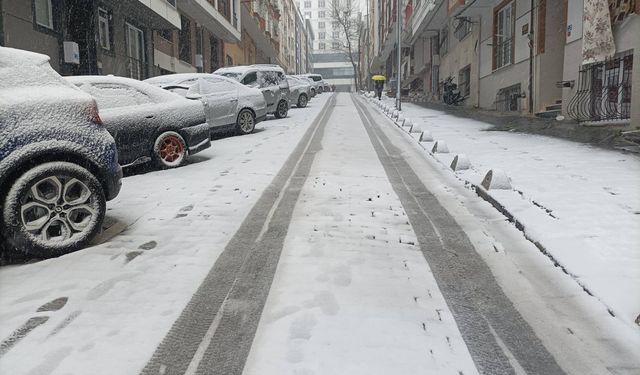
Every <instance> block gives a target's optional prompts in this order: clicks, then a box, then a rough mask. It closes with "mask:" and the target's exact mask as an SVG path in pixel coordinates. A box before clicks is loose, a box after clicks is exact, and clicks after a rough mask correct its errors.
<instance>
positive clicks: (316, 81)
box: [303, 73, 324, 94]
mask: <svg viewBox="0 0 640 375" xmlns="http://www.w3.org/2000/svg"><path fill="white" fill-rule="evenodd" d="M303 76H305V77H307V78H310V79H311V80H312V81H313V85H314V87H315V88H316V91H317V92H318V94H322V92H323V91H324V84H323V83H322V76H321V75H320V74H314V73H309V74H303Z"/></svg>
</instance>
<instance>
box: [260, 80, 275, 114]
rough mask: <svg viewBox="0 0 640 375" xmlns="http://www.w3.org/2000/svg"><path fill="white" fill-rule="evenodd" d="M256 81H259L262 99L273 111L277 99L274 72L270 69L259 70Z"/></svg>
mask: <svg viewBox="0 0 640 375" xmlns="http://www.w3.org/2000/svg"><path fill="white" fill-rule="evenodd" d="M258 82H260V90H262V94H263V95H264V100H266V101H267V107H268V108H269V111H274V110H275V107H276V103H277V102H278V99H279V97H278V96H279V89H278V82H277V77H276V75H275V73H274V72H270V71H259V72H258Z"/></svg>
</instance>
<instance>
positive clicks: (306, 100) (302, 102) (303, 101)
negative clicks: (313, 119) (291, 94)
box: [297, 94, 309, 108]
mask: <svg viewBox="0 0 640 375" xmlns="http://www.w3.org/2000/svg"><path fill="white" fill-rule="evenodd" d="M307 103H309V98H307V94H300V96H299V97H298V104H297V106H298V108H304V107H306V106H307Z"/></svg>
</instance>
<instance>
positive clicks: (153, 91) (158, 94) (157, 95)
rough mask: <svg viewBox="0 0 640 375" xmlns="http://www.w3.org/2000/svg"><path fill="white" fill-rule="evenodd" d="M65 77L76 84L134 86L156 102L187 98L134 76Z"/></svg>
mask: <svg viewBox="0 0 640 375" xmlns="http://www.w3.org/2000/svg"><path fill="white" fill-rule="evenodd" d="M64 78H65V79H66V80H67V81H69V82H71V83H73V84H74V85H82V84H85V83H91V84H95V83H103V84H115V85H121V86H128V87H133V88H134V89H136V90H139V91H142V92H144V93H145V94H147V95H149V96H150V97H152V98H153V100H154V101H155V102H170V101H174V100H187V99H185V98H183V97H181V96H180V95H178V94H174V93H172V92H170V91H167V90H163V89H161V88H159V87H156V86H154V85H151V84H149V83H147V82H142V81H138V80H136V79H132V78H126V77H117V76H72V77H64Z"/></svg>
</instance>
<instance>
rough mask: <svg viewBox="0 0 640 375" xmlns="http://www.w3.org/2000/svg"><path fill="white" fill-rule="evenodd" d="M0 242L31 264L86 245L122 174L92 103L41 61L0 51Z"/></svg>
mask: <svg viewBox="0 0 640 375" xmlns="http://www.w3.org/2000/svg"><path fill="white" fill-rule="evenodd" d="M0 74H1V75H2V77H3V79H2V80H0V241H2V244H3V246H2V247H3V248H5V250H18V251H21V252H24V253H27V254H30V255H32V256H37V257H45V258H46V257H53V256H59V255H63V254H66V253H69V252H72V251H75V250H79V249H81V248H82V247H84V246H86V245H88V244H89V243H90V242H91V241H92V239H93V238H94V237H95V236H96V235H97V234H98V233H99V232H100V230H101V229H102V222H103V220H104V215H105V212H106V202H107V201H109V200H111V199H113V198H115V197H116V196H117V195H118V192H119V191H120V186H121V179H122V169H121V167H120V165H119V164H118V151H117V148H116V144H115V142H114V139H113V137H112V136H111V135H110V134H109V132H108V131H107V130H106V128H105V126H104V125H103V123H102V121H101V119H100V116H99V113H98V107H97V104H96V102H95V100H94V99H93V98H92V97H91V96H90V95H89V94H86V93H84V92H82V91H81V90H79V89H77V88H76V87H74V86H73V85H71V84H69V83H68V82H66V81H65V80H63V79H62V77H60V75H58V73H56V72H55V71H54V70H53V68H51V66H50V65H49V57H48V56H45V55H41V54H37V53H33V52H27V51H22V50H16V49H12V48H4V47H0Z"/></svg>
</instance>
